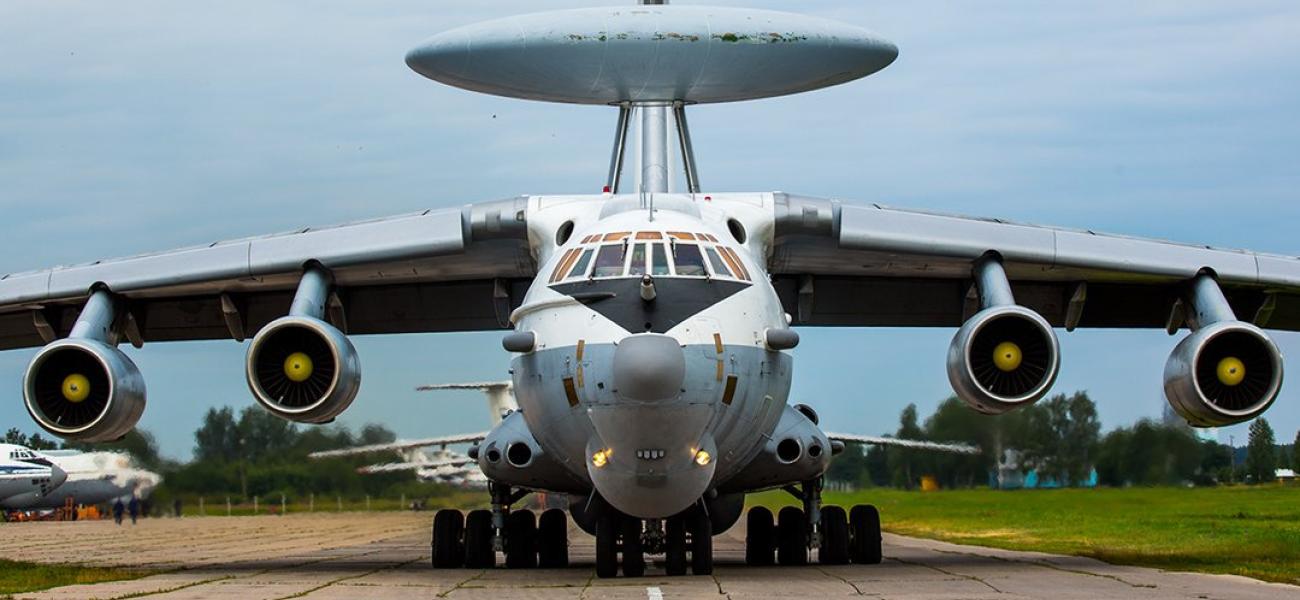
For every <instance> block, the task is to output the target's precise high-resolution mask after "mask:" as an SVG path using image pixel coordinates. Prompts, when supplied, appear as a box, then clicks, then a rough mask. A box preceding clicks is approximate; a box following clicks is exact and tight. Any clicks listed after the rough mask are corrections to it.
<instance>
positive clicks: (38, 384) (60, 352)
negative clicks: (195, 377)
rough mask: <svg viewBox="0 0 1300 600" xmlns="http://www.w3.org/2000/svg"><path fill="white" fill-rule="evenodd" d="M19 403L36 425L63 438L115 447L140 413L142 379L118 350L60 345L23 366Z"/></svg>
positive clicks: (84, 343) (70, 342)
mask: <svg viewBox="0 0 1300 600" xmlns="http://www.w3.org/2000/svg"><path fill="white" fill-rule="evenodd" d="M23 403H24V404H25V405H26V406H27V412H29V413H31V415H32V418H33V419H35V420H36V423H37V424H39V425H40V426H41V427H42V428H43V429H45V430H46V431H48V432H50V433H52V434H54V435H57V436H59V437H61V438H65V439H69V440H76V441H79V442H108V441H113V440H117V439H121V438H122V436H125V435H126V434H127V433H129V432H130V431H131V429H132V428H134V427H135V424H136V423H137V422H138V421H139V420H140V415H141V414H143V413H144V406H145V389H144V377H142V376H141V375H140V370H139V369H138V368H136V366H135V363H133V362H131V359H129V358H127V356H126V355H125V354H123V353H122V351H120V350H118V349H117V348H114V347H112V346H109V345H108V344H105V343H103V342H100V341H97V340H93V339H78V338H68V339H62V340H58V341H55V342H51V343H50V344H49V345H47V346H45V347H44V348H42V349H41V350H40V351H39V352H37V353H36V356H35V357H33V358H32V362H31V363H30V364H29V365H28V366H27V372H26V374H25V375H24V376H23Z"/></svg>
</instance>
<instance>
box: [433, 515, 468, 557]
mask: <svg viewBox="0 0 1300 600" xmlns="http://www.w3.org/2000/svg"><path fill="white" fill-rule="evenodd" d="M462 519H464V517H463V516H461V514H460V511H458V510H450V509H443V510H440V511H438V512H437V513H436V514H434V515H433V568H435V569H455V568H458V567H460V566H461V564H463V563H464V562H465V547H464V545H463V544H462V542H461V535H462V533H463V532H464V529H465V522H464V521H463V520H462Z"/></svg>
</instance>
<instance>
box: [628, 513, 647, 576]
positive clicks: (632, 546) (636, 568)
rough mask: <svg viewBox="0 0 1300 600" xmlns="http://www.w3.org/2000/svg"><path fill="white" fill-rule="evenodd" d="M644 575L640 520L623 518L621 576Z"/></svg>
mask: <svg viewBox="0 0 1300 600" xmlns="http://www.w3.org/2000/svg"><path fill="white" fill-rule="evenodd" d="M642 575H645V547H644V546H643V545H642V544H641V519H638V518H635V517H623V576H624V577H640V576H642Z"/></svg>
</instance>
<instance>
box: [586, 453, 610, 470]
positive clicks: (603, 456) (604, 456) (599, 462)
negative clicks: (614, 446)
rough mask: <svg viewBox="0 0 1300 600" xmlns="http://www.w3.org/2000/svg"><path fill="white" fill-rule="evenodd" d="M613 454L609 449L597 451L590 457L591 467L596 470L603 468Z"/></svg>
mask: <svg viewBox="0 0 1300 600" xmlns="http://www.w3.org/2000/svg"><path fill="white" fill-rule="evenodd" d="M613 453H614V451H613V450H609V449H605V450H597V451H596V453H595V454H592V455H591V466H593V467H596V468H597V469H599V468H602V467H604V466H605V465H607V464H609V455H610V454H613Z"/></svg>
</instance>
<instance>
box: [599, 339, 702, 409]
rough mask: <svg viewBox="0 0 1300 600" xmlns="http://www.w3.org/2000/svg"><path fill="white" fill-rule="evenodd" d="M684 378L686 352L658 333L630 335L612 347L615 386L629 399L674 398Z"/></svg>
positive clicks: (676, 343) (679, 390)
mask: <svg viewBox="0 0 1300 600" xmlns="http://www.w3.org/2000/svg"><path fill="white" fill-rule="evenodd" d="M685 380H686V355H685V354H684V353H683V352H682V346H681V344H680V343H679V342H678V341H677V340H676V339H674V338H672V337H670V336H666V335H662V334H658V333H643V334H638V335H633V336H629V337H626V338H624V339H623V341H621V342H619V343H618V347H617V348H616V349H615V350H614V389H615V391H617V392H618V393H619V395H621V396H623V397H624V398H628V399H630V400H640V401H650V400H668V399H671V398H676V397H677V396H678V395H680V394H681V392H682V383H683V382H684V381H685Z"/></svg>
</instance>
